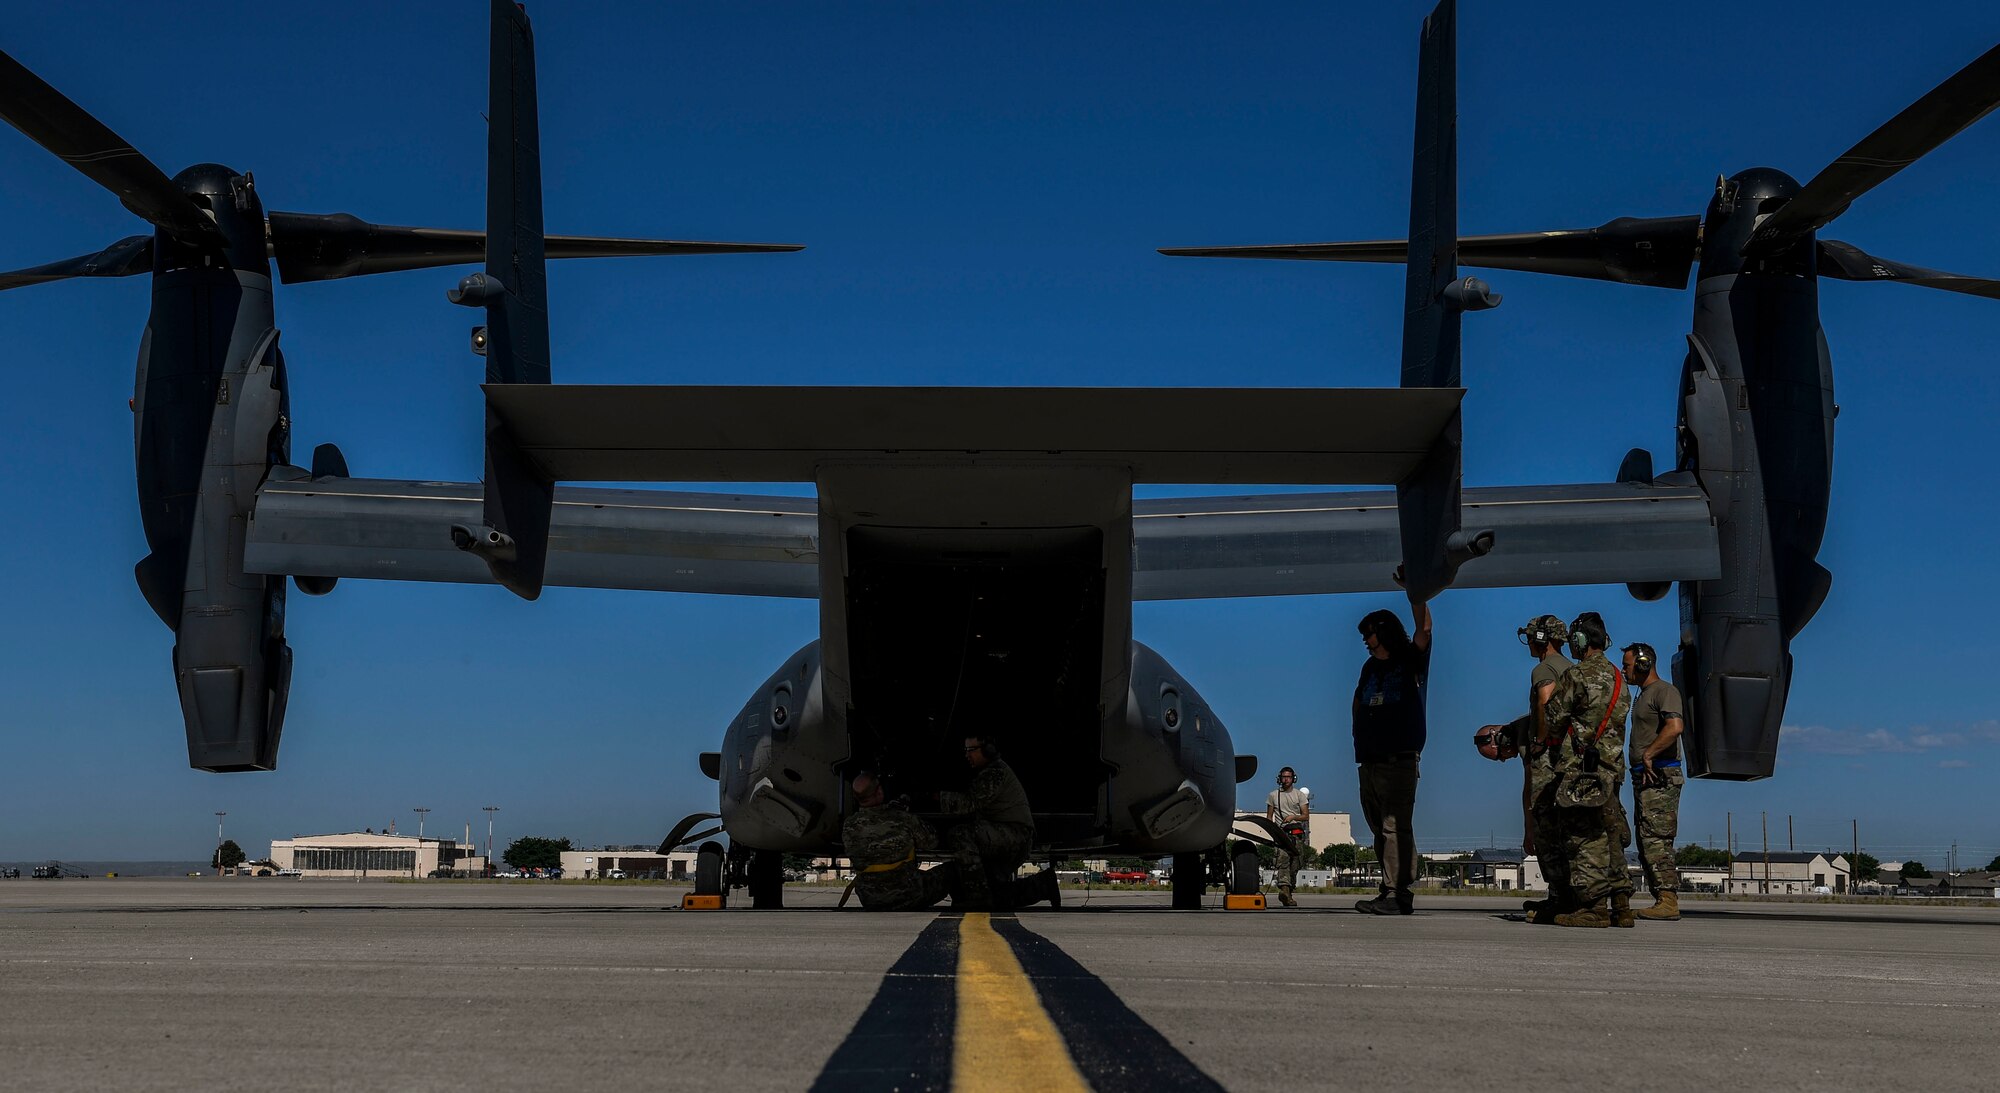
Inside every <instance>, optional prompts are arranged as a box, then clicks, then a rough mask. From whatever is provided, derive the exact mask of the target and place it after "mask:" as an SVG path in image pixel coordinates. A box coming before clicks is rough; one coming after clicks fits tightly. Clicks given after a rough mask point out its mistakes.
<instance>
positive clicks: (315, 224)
mask: <svg viewBox="0 0 2000 1093" xmlns="http://www.w3.org/2000/svg"><path fill="white" fill-rule="evenodd" d="M269 223H270V227H271V255H272V257H274V258H276V259H277V261H278V277H279V279H280V280H282V281H284V282H285V283H286V284H298V283H300V282H303V281H330V280H333V279H334V278H336V277H359V276H364V275H366V274H370V273H394V272H396V271H398V270H406V269H429V268H432V267H435V266H455V265H467V264H472V263H478V262H484V261H486V233H485V232H483V231H456V230H453V229H450V228H404V227H398V226H396V225H393V224H371V223H369V222H368V221H366V220H363V219H361V218H360V217H356V216H350V215H348V214H347V213H325V214H321V213H281V212H274V213H271V214H270V217H269ZM543 245H544V248H545V250H546V251H547V254H548V257H550V258H617V257H622V256H626V255H653V254H752V253H758V252H762V251H795V250H802V249H804V248H802V247H801V246H799V245H797V244H792V243H702V242H694V241H689V240H682V239H604V238H598V237H595V236H588V235H550V236H545V237H544V239H543Z"/></svg>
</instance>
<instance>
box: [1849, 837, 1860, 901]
mask: <svg viewBox="0 0 2000 1093" xmlns="http://www.w3.org/2000/svg"><path fill="white" fill-rule="evenodd" d="M1848 823H1850V824H1853V825H1854V856H1853V857H1851V858H1849V859H1847V894H1848V895H1850V896H1858V895H1860V894H1861V893H1860V892H1858V891H1856V889H1858V888H1860V887H1861V821H1860V820H1858V819H1855V820H1849V821H1848Z"/></svg>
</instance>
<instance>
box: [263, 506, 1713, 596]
mask: <svg viewBox="0 0 2000 1093" xmlns="http://www.w3.org/2000/svg"><path fill="white" fill-rule="evenodd" d="M480 504H481V489H480V486H479V484H478V483H476V482H466V483H453V482H397V481H386V480H380V479H365V478H355V479H323V480H319V481H313V480H310V479H303V478H294V479H291V480H286V479H285V477H284V476H280V475H274V476H272V479H271V481H270V482H268V483H267V484H266V485H265V486H264V488H263V489H261V490H260V491H258V496H257V509H256V512H255V514H254V515H253V516H252V518H251V521H250V532H249V536H248V540H247V542H246V543H245V546H244V563H245V568H246V569H247V570H248V571H250V572H252V573H265V574H297V573H312V574H323V575H326V576H333V577H356V578H362V579H376V580H406V581H441V582H448V583H460V584H486V583H491V582H492V580H493V576H492V574H491V573H489V572H488V571H487V567H486V566H485V565H484V564H483V563H482V562H480V560H479V559H478V558H476V557H474V556H472V555H469V554H466V553H465V552H463V551H460V550H456V549H453V548H452V546H451V544H450V543H449V542H448V541H447V537H446V535H445V529H446V528H448V527H450V526H451V525H452V524H454V523H458V524H462V523H465V522H466V521H468V520H471V519H474V518H476V517H477V516H478V514H479V511H480ZM1464 506H1465V516H1466V520H1467V522H1468V525H1476V526H1478V527H1482V528H1493V529H1495V530H1496V533H1497V538H1496V546H1495V548H1494V550H1493V552H1492V553H1490V554H1488V555H1486V556H1485V557H1483V558H1477V559H1474V560H1472V561H1470V562H1467V563H1466V564H1465V566H1464V568H1462V569H1461V570H1459V575H1458V580H1457V582H1456V585H1457V587H1466V588H1495V587H1508V586H1516V585H1531V586H1539V585H1573V584H1617V583H1620V582H1624V581H1700V580H1711V579H1713V578H1714V577H1716V576H1717V575H1718V574H1719V573H1720V565H1719V563H1718V561H1717V557H1716V545H1715V544H1716V540H1715V528H1714V525H1713V524H1712V522H1711V521H1710V519H1709V516H1708V504H1707V502H1706V501H1705V500H1703V498H1702V494H1701V491H1700V490H1699V489H1697V488H1694V487H1691V486H1647V485H1636V484H1631V483H1613V484H1607V485H1587V486H1509V487H1492V488H1485V489H1468V490H1466V491H1465V494H1464ZM1133 534H1134V538H1135V542H1136V547H1135V549H1136V551H1137V554H1136V558H1135V572H1134V589H1133V592H1134V595H1135V597H1136V598H1138V599H1142V600H1175V599H1208V598H1218V597H1231V596H1302V595H1326V594H1331V593H1339V592H1387V591H1391V590H1392V588H1393V586H1392V585H1391V583H1390V581H1389V573H1390V570H1392V569H1393V568H1394V567H1395V564H1396V562H1397V561H1398V560H1399V559H1400V557H1401V550H1400V544H1399V539H1398V534H1397V524H1396V497H1395V494H1394V493H1392V492H1390V491H1387V490H1357V491H1347V492H1341V493H1287V494H1270V495H1263V496H1234V497H1176V498H1160V499H1152V500H1137V501H1134V502H1133ZM547 583H548V584H550V585H555V586H559V587H565V586H566V587H583V588H631V589H648V590H653V591H663V592H704V593H713V594H719V595H736V596H777V597H792V598H804V599H811V598H813V597H816V596H818V595H819V517H818V506H817V504H816V503H815V502H814V500H813V499H812V498H810V497H760V496H749V495H740V494H705V493H679V492H668V491H664V490H625V489H600V488H580V487H568V486H558V487H556V492H555V510H554V515H553V520H552V522H551V527H550V534H549V560H548V572H547Z"/></svg>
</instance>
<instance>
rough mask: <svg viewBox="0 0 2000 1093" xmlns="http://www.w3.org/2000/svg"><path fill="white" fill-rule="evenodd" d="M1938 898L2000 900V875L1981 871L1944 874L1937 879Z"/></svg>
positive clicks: (1936, 890) (1935, 891)
mask: <svg viewBox="0 0 2000 1093" xmlns="http://www.w3.org/2000/svg"><path fill="white" fill-rule="evenodd" d="M1931 894H1932V895H1938V896H1959V897H1962V898H1970V899H2000V873H1995V872H1989V871H1987V870H1983V869H1982V870H1979V871H1977V872H1972V873H1944V874H1941V875H1940V876H1939V877H1938V878H1937V884H1936V888H1935V890H1934V891H1933V892H1932V893H1931Z"/></svg>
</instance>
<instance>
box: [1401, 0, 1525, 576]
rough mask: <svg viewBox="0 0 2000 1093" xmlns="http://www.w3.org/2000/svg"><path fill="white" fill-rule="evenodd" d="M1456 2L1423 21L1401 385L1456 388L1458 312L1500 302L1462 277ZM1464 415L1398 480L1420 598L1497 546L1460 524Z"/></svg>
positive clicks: (1408, 564) (1407, 559)
mask: <svg viewBox="0 0 2000 1093" xmlns="http://www.w3.org/2000/svg"><path fill="white" fill-rule="evenodd" d="M1457 22H1458V18H1457V9H1456V5H1455V0H1440V3H1439V4H1438V6H1437V8H1436V9H1435V10H1433V11H1432V12H1431V14H1430V17H1429V18H1428V19H1425V20H1424V32H1423V46H1422V52H1421V55H1420V59H1419V61H1418V68H1417V130H1416V147H1415V151H1414V153H1413V155H1412V158H1411V169H1410V240H1409V250H1408V265H1407V267H1406V268H1407V280H1406V282H1405V292H1404V296H1403V375H1402V384H1403V386H1404V387H1458V386H1460V381H1459V322H1458V320H1459V315H1460V313H1461V312H1464V311H1473V310H1483V309H1485V308H1489V307H1492V306H1494V305H1495V304H1497V303H1499V302H1500V300H1499V297H1497V296H1494V295H1492V294H1491V293H1489V292H1488V291H1487V289H1486V285H1485V284H1484V283H1483V282H1481V281H1479V280H1477V279H1476V278H1470V277H1468V278H1466V279H1464V280H1463V281H1461V280H1459V277H1458V74H1457V67H1458V27H1457ZM1460 438H1461V427H1460V422H1459V415H1458V414H1457V413H1453V414H1452V417H1451V420H1450V421H1449V422H1448V423H1447V424H1446V425H1445V428H1444V431H1443V432H1442V433H1440V434H1439V436H1438V438H1437V441H1436V443H1435V444H1433V445H1432V447H1431V450H1430V454H1429V455H1428V456H1426V457H1425V458H1424V460H1423V462H1422V463H1421V464H1419V465H1418V467H1417V469H1416V470H1415V471H1413V472H1411V474H1410V475H1409V477H1407V478H1405V479H1404V480H1403V481H1402V482H1400V483H1398V484H1397V486H1396V507H1397V512H1398V517H1399V523H1400V526H1401V530H1402V539H1403V565H1402V583H1403V586H1404V587H1405V588H1406V589H1408V590H1409V593H1410V596H1411V597H1412V598H1413V599H1416V600H1420V601H1421V600H1428V599H1430V598H1431V597H1433V596H1435V595H1437V594H1438V593H1439V592H1442V591H1444V589H1446V588H1447V587H1449V586H1450V585H1451V582H1452V580H1453V578H1454V577H1455V576H1456V575H1457V573H1458V567H1459V566H1460V565H1461V564H1463V563H1464V562H1466V561H1468V560H1470V559H1472V558H1476V557H1478V556H1479V555H1481V554H1484V553H1486V552H1487V551H1488V550H1490V549H1492V546H1493V533H1492V532H1490V531H1480V532H1466V531H1463V530H1461V528H1460V526H1459V521H1460V511H1459V489H1460V480H1461V478H1462V475H1463V472H1462V466H1463V465H1462V461H1461V439H1460Z"/></svg>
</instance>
